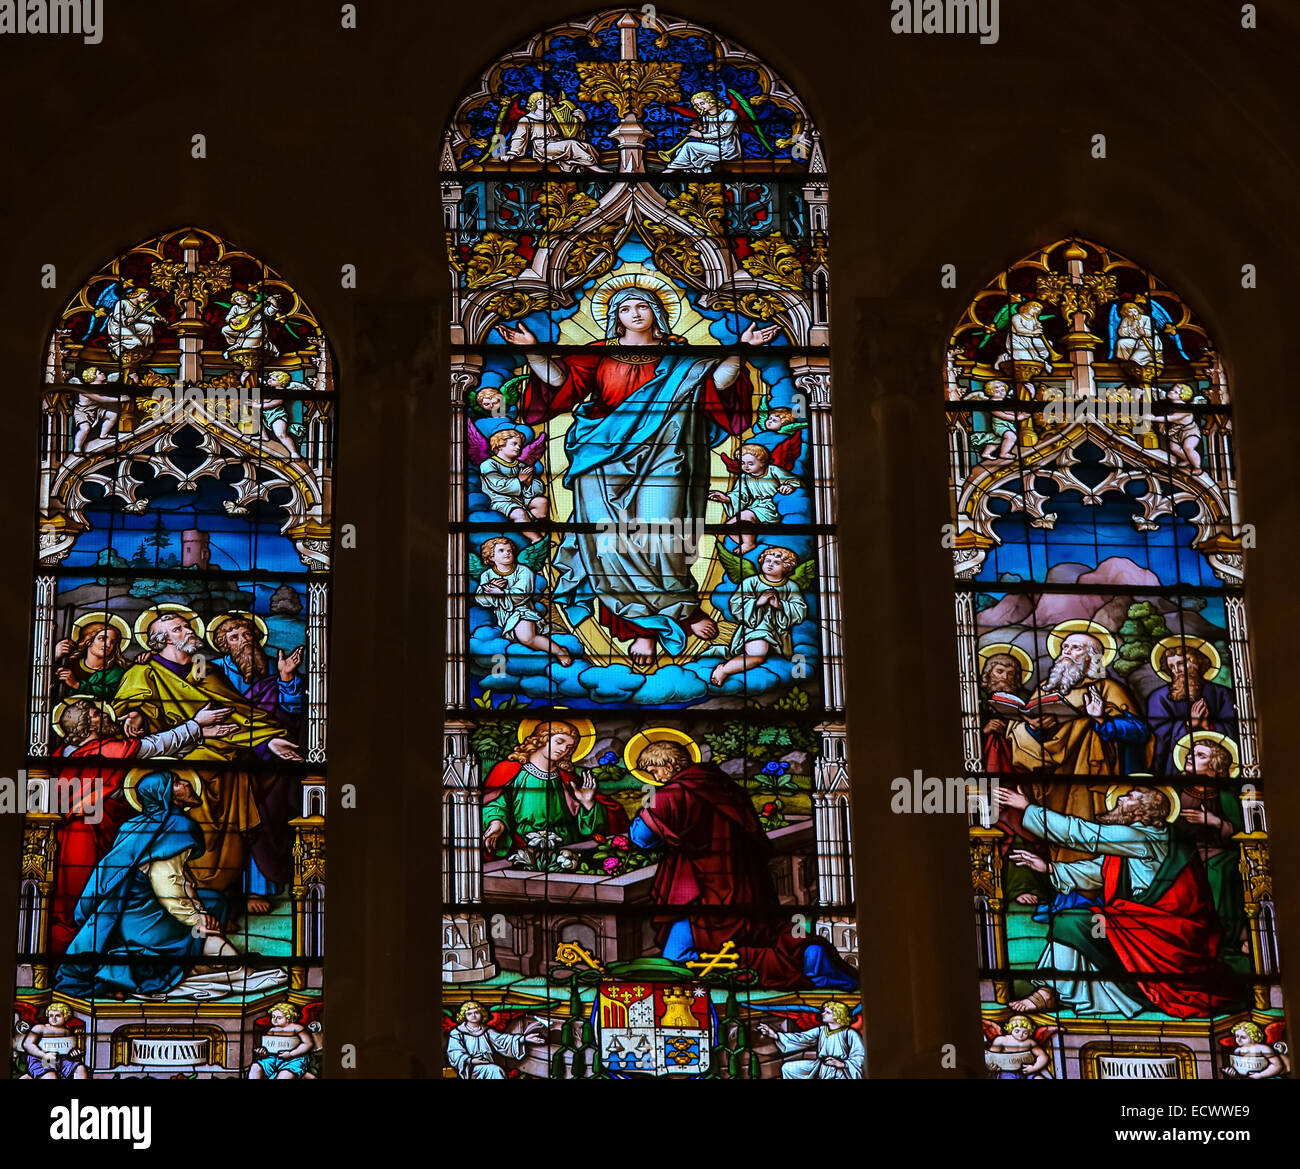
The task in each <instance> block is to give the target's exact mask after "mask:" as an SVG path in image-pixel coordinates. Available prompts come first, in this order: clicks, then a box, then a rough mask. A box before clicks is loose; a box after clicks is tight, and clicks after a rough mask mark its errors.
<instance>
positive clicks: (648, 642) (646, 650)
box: [627, 637, 656, 666]
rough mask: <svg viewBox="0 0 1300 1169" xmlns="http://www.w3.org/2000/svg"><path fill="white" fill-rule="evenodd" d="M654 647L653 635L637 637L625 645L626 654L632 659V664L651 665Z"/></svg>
mask: <svg viewBox="0 0 1300 1169" xmlns="http://www.w3.org/2000/svg"><path fill="white" fill-rule="evenodd" d="M655 649H656V646H655V639H654V638H653V637H638V638H637V639H636V640H635V641H634V642H632V644H631V645H630V646H628V647H627V656H628V657H630V658H631V659H632V664H633V665H636V666H653V665H654V662H655Z"/></svg>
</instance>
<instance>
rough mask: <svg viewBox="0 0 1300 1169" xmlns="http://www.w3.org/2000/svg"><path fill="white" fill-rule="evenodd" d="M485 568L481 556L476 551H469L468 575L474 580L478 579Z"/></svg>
mask: <svg viewBox="0 0 1300 1169" xmlns="http://www.w3.org/2000/svg"><path fill="white" fill-rule="evenodd" d="M485 568H487V565H486V564H484V563H483V558H482V557H481V556H480V555H479V554H478V553H477V552H471V553H470V554H469V574H470V576H472V577H473V578H474V579H475V580H478V578H479V577H480V576H482V575H483V570H484V569H485Z"/></svg>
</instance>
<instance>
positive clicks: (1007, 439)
mask: <svg viewBox="0 0 1300 1169" xmlns="http://www.w3.org/2000/svg"><path fill="white" fill-rule="evenodd" d="M1010 393H1011V387H1010V386H1009V385H1007V383H1006V382H1004V381H1001V380H994V381H990V382H986V383H985V384H984V390H983V392H980V391H978V390H972V391H971V392H970V393H969V394H967V395H966V398H965V400H966V401H979V400H980V399H984V398H989V399H992V400H993V401H995V402H1001V401H1004V400H1005V399H1006V398H1007V397H1008V396H1009V395H1010ZM986 420H987V423H988V427H987V429H985V427H984V423H985V421H986ZM971 425H972V427H973V429H972V430H971V436H970V439H971V444H972V445H973V446H977V447H979V449H980V455H981V457H982V458H984V459H987V460H988V461H989V462H1004V461H1005V460H1007V459H1009V458H1011V457H1012V456H1013V455H1014V454H1015V453H1016V444H1017V443H1018V442H1019V441H1020V428H1019V426H1018V425H1017V421H1016V412H1015V411H1014V410H990V411H989V412H988V414H987V415H985V414H984V412H983V411H978V412H976V413H973V414H972V415H971Z"/></svg>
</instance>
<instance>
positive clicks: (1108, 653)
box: [1047, 617, 1119, 666]
mask: <svg viewBox="0 0 1300 1169" xmlns="http://www.w3.org/2000/svg"><path fill="white" fill-rule="evenodd" d="M1071 633H1086V634H1087V635H1088V636H1089V637H1095V638H1096V639H1097V640H1098V641H1099V642H1101V664H1102V665H1103V666H1109V665H1110V664H1111V662H1113V661H1114V660H1115V655H1116V654H1117V653H1119V643H1118V642H1117V641H1116V640H1115V635H1114V634H1113V633H1112V632H1111V631H1110V630H1109V629H1107V628H1106V627H1105V626H1104V625H1098V624H1097V622H1095V621H1089V620H1088V619H1087V618H1085V617H1078V618H1076V619H1075V620H1073V621H1062V622H1061V623H1060V625H1058V626H1057V627H1056V628H1055V629H1053V630H1052V632H1051V633H1049V634H1048V635H1047V652H1048V653H1049V654H1050V655H1051V657H1052V660H1053V661H1055V660H1056V659H1057V658H1058V657H1060V656H1061V646H1062V644H1063V643H1064V642H1065V639H1066V638H1067V637H1069V636H1070V634H1071Z"/></svg>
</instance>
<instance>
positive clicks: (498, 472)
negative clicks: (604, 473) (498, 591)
mask: <svg viewBox="0 0 1300 1169" xmlns="http://www.w3.org/2000/svg"><path fill="white" fill-rule="evenodd" d="M468 436H469V449H470V455H471V457H472V458H473V459H474V461H475V462H476V463H477V464H478V474H479V483H480V486H481V489H482V491H483V494H484V495H486V496H487V497H488V505H489V506H490V507H491V508H492V510H493V511H499V512H500V513H501V514H502V515H503V516H505V517H507V518H508V519H512V520H515V521H516V522H517V523H527V522H528V521H529V520H530V519H531V520H544V519H546V518H547V516H548V514H549V509H550V505H549V504H548V503H547V500H546V491H545V488H543V487H542V486H541V480H540V476H539V466H538V463H537V460H538V459H539V458H540V457H541V454H542V451H543V449H544V448H545V446H546V432H545V431H542V433H541V434H539V435H537V437H536V438H534V439H533V440H532V441H531V442H529V441H528V438H527V435H525V433H524V432H523V431H522V430H515V429H513V428H506V429H503V430H497V431H494V432H493V433H492V435H491V436H490V437H488V438H484V437H483V432H482V431H480V430H479V428H478V427H477V426H471V427H469V431H468ZM524 535H525V536H526V537H527V538H528V539H529V540H530V541H532V542H533V543H536V542H537V541H538V540H541V539H542V538H543V537H542V533H541V532H538V531H525V532H524Z"/></svg>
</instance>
